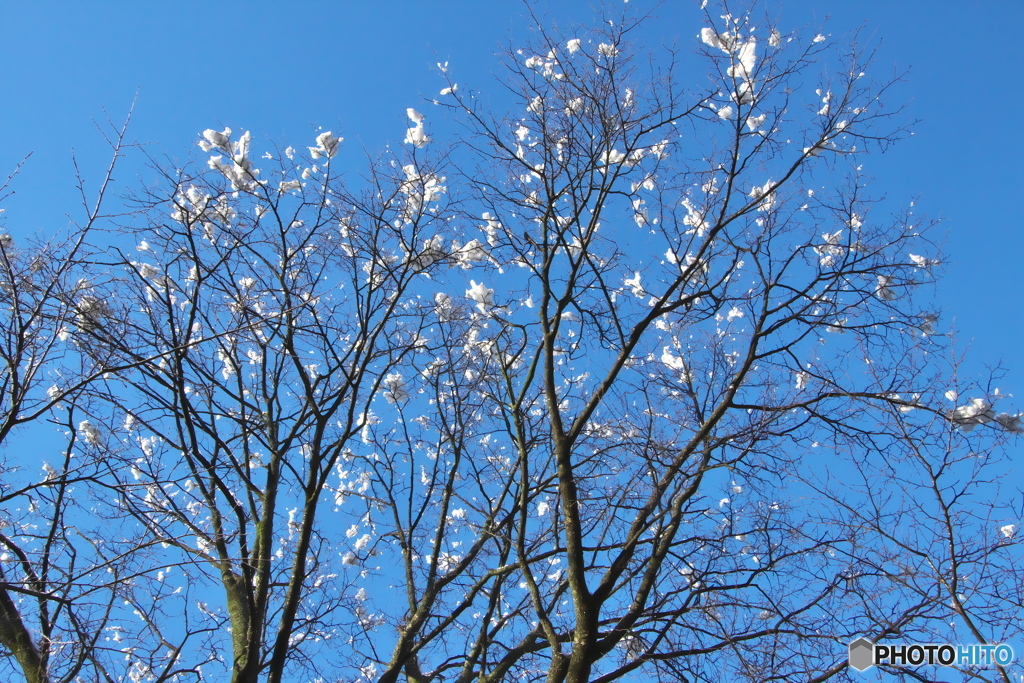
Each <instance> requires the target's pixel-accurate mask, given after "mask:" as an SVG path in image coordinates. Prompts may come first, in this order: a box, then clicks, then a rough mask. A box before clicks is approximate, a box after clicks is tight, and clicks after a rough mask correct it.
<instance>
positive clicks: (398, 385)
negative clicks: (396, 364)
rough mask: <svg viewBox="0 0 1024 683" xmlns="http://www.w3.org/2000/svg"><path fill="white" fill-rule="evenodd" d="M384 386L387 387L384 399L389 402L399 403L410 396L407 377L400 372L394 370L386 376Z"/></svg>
mask: <svg viewBox="0 0 1024 683" xmlns="http://www.w3.org/2000/svg"><path fill="white" fill-rule="evenodd" d="M384 386H385V387H386V390H385V392H384V399H385V400H386V401H387V402H388V403H391V404H394V403H398V402H399V401H404V400H405V399H407V398H408V397H409V392H408V391H406V389H405V378H403V377H402V373H400V372H393V373H391V374H390V375H388V376H387V377H385V378H384Z"/></svg>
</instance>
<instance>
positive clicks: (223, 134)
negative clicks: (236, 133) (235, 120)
mask: <svg viewBox="0 0 1024 683" xmlns="http://www.w3.org/2000/svg"><path fill="white" fill-rule="evenodd" d="M203 138H204V139H203V140H200V141H199V147H200V148H201V149H202V150H203V151H204V152H210V151H213V150H215V149H218V150H220V151H222V152H224V153H225V154H227V155H228V160H227V161H225V160H224V156H223V155H220V154H218V155H217V156H212V157H210V160H209V161H208V162H207V163H208V164H209V166H210V168H212V169H214V170H216V171H220V173H221V174H222V175H223V176H224V177H225V178H227V179H228V181H229V182H230V183H231V189H233V190H235V191H236V192H237V191H238V190H247V189H249V188H251V187H252V186H253V184H254V183H255V182H256V175H257V174H258V173H259V170H258V169H254V168H253V167H252V161H251V160H250V159H249V144H250V143H251V142H252V135H251V134H250V133H249V131H245V133H243V134H242V137H240V138H239V139H238V140H236V141H234V142H232V141H231V129H230V128H225V129H224V130H222V131H220V132H218V131H215V130H213V129H212V128H207V129H206V130H204V131H203Z"/></svg>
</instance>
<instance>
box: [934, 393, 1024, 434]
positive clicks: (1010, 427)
mask: <svg viewBox="0 0 1024 683" xmlns="http://www.w3.org/2000/svg"><path fill="white" fill-rule="evenodd" d="M996 394H997V396H999V397H1002V395H1001V394H999V393H998V389H997V390H996ZM956 397H957V394H956V392H955V391H948V392H946V398H948V399H949V400H951V401H955V400H956ZM946 418H947V419H949V421H950V422H952V423H953V424H954V425H956V426H957V427H958V428H959V429H961V430H962V431H964V432H970V431H971V430H973V429H974V428H975V427H977V426H978V425H984V424H989V423H992V422H994V423H996V424H998V425H999V426H1000V427H1002V428H1003V429H1005V430H1006V431H1008V432H1010V433H1012V434H1021V433H1024V413H1017V414H1015V415H1014V414H1010V413H997V412H995V410H994V409H993V405H992V403H991V402H990V401H988V400H987V399H984V398H972V399H971V400H970V401H968V402H967V403H965V404H964V405H961V406H957V407H956V408H953V409H951V410H947V411H946Z"/></svg>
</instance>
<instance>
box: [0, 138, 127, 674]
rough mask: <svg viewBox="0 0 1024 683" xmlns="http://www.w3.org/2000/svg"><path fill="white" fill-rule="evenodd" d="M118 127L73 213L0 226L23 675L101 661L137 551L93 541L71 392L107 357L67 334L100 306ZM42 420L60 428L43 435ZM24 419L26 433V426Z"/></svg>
mask: <svg viewBox="0 0 1024 683" xmlns="http://www.w3.org/2000/svg"><path fill="white" fill-rule="evenodd" d="M126 127H127V122H126V123H125V125H124V126H122V127H120V128H118V127H114V126H111V132H110V135H109V137H108V138H107V141H108V143H109V145H110V147H111V152H112V156H111V163H110V165H109V167H108V168H107V169H106V172H105V173H104V174H103V176H102V178H101V180H100V183H99V187H98V189H97V190H96V192H95V196H94V198H93V199H92V200H91V201H90V200H89V199H88V195H87V192H86V189H85V187H86V186H85V181H84V179H83V178H82V176H81V175H79V176H78V188H79V190H80V191H81V195H82V202H83V207H82V210H83V213H84V215H85V220H84V221H83V222H81V223H80V224H78V225H73V227H72V229H71V230H70V233H69V234H67V235H64V236H51V237H50V238H49V239H46V240H43V239H41V238H34V237H32V236H30V235H24V236H21V237H19V238H18V239H17V240H15V238H14V237H12V235H11V234H10V233H6V232H5V233H4V234H2V235H0V310H2V313H0V444H3V447H4V448H3V456H2V458H0V472H2V476H3V483H2V485H0V644H2V646H3V649H4V651H5V652H4V653H3V655H4V656H3V659H2V660H0V667H2V668H0V670H2V671H4V672H5V675H6V676H7V677H10V676H16V675H17V674H18V673H20V674H21V675H22V676H23V677H24V679H25V680H27V681H30V682H31V683H42V682H44V681H73V680H80V679H79V678H78V677H79V675H80V674H81V673H82V672H83V671H84V670H87V669H90V668H92V669H93V670H102V669H103V667H104V664H103V656H102V652H103V651H104V650H105V647H104V646H103V644H102V639H103V634H104V628H105V627H106V625H107V624H108V623H109V620H110V616H111V612H112V611H113V610H114V605H115V602H116V601H117V600H118V591H119V588H120V586H121V585H122V582H123V581H124V579H125V576H128V575H130V574H131V572H132V568H133V566H135V564H136V563H137V560H138V559H139V558H140V557H141V556H140V555H138V554H137V551H138V549H139V548H138V546H137V545H135V544H134V543H131V542H127V543H126V542H122V541H121V540H118V541H115V542H112V543H109V544H103V543H102V541H101V540H100V535H99V534H98V533H97V530H96V527H97V525H96V521H97V520H96V519H95V518H94V517H93V514H92V509H94V508H92V506H93V505H95V504H96V503H97V502H98V500H97V499H96V498H95V497H94V495H95V494H97V493H100V492H101V491H102V485H101V484H100V477H101V475H102V473H103V472H104V471H105V469H106V467H105V466H104V464H103V457H104V456H105V455H106V453H105V451H101V450H100V449H99V448H98V447H97V446H98V444H97V443H96V442H97V441H98V440H97V433H96V432H95V428H94V427H93V425H92V423H90V422H89V421H88V420H87V419H82V420H79V418H80V417H81V418H84V417H85V415H84V414H83V413H82V412H81V410H79V408H78V403H79V401H81V400H82V392H83V390H84V388H85V387H86V386H88V384H89V382H91V381H92V380H94V379H95V378H96V377H98V376H99V375H100V374H102V373H104V372H107V371H108V370H111V369H112V368H109V367H108V366H107V365H105V364H104V363H103V362H102V360H101V359H100V357H99V356H97V355H95V354H93V355H89V354H83V353H81V350H80V349H79V348H77V347H76V345H75V343H74V340H72V339H71V329H72V328H74V327H75V326H82V325H83V324H86V321H88V319H89V318H90V317H91V316H92V315H94V314H95V313H96V312H97V311H98V310H100V309H101V308H102V307H103V306H104V302H103V301H102V300H100V299H98V298H96V297H95V296H94V295H93V294H92V293H91V288H92V285H91V283H90V281H89V280H88V275H89V274H90V273H91V272H92V270H93V269H92V268H91V267H90V263H91V259H92V256H93V252H92V251H91V250H90V248H89V247H88V246H87V244H88V240H89V238H90V236H91V233H92V232H94V231H95V230H96V229H97V225H98V223H99V222H101V221H102V220H104V219H105V218H106V216H105V215H104V214H103V213H102V207H103V203H104V198H105V196H106V194H107V191H108V187H109V185H110V183H111V182H112V174H113V170H114V166H115V164H116V163H117V161H118V159H119V158H120V157H121V156H122V154H123V152H124V149H125V147H126V145H125V137H124V136H125V129H126ZM14 177H15V176H14V175H12V176H11V177H9V178H8V180H7V182H5V183H4V185H3V186H2V187H0V195H3V197H2V198H4V199H5V198H6V197H7V196H9V195H8V194H7V193H8V191H9V188H10V186H11V182H12V181H13V180H14ZM47 424H50V425H51V430H54V429H56V430H57V431H56V433H57V434H63V436H55V437H48V436H46V431H47V428H46V427H45V425H47ZM30 427H31V429H32V430H33V437H32V439H33V441H34V442H35V443H29V442H28V440H27V439H26V436H25V434H24V431H25V430H28V429H29V428H30ZM83 444H84V445H85V446H86V447H85V448H84V449H83V448H80V446H82V445H83ZM16 672H17V673H16ZM12 680H13V679H12Z"/></svg>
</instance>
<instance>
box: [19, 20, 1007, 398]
mask: <svg viewBox="0 0 1024 683" xmlns="http://www.w3.org/2000/svg"><path fill="white" fill-rule="evenodd" d="M633 3H635V4H636V5H641V6H643V5H645V4H651V3H644V0H633ZM548 4H549V5H551V6H555V7H556V8H557V11H556V14H555V18H556V19H557V20H559V21H562V22H565V23H579V22H588V21H590V20H591V17H592V15H591V14H590V12H589V7H590V6H591V5H592V4H594V3H592V2H590V1H589V0H588V1H581V0H559V1H558V2H553V1H551V2H549V3H548ZM776 4H777V6H779V7H780V8H781V14H782V21H781V25H782V27H783V28H799V27H802V26H806V25H815V24H818V23H820V22H822V21H823V20H824V19H825V18H826V17H829V16H831V19H830V20H829V22H828V24H827V26H826V32H828V33H831V34H832V35H833V36H835V37H838V36H839V35H840V34H842V33H843V32H845V31H849V30H853V29H856V28H858V27H860V26H861V25H864V26H865V27H866V31H865V33H864V35H867V36H871V37H873V38H874V39H877V40H880V41H881V49H880V52H879V54H878V58H877V67H876V76H877V77H878V78H880V79H881V78H883V77H884V75H885V74H886V73H892V72H893V71H894V70H900V71H902V70H904V69H910V73H909V77H908V79H907V82H906V83H905V84H904V85H903V86H902V89H901V90H900V94H901V98H902V99H903V100H904V101H906V102H907V103H908V104H909V110H908V111H909V114H908V116H909V117H910V118H919V119H921V120H922V121H921V123H920V124H919V125H918V126H917V127H916V128H915V131H916V135H915V136H914V138H912V139H910V140H908V141H906V142H904V143H902V144H900V145H899V146H897V147H896V148H895V149H894V150H892V152H891V153H890V154H888V155H886V156H884V157H878V156H876V157H873V158H871V159H870V160H869V162H868V164H867V166H866V168H865V170H866V171H867V172H868V173H869V174H871V175H873V176H874V177H876V178H877V183H876V185H875V190H884V191H885V192H886V194H887V195H888V197H889V198H890V199H891V200H893V201H896V202H904V201H908V200H910V199H917V201H918V208H919V209H920V211H921V212H922V213H926V214H928V215H931V216H933V217H936V218H941V219H943V220H944V229H946V230H948V234H949V236H948V241H947V244H946V249H945V250H946V252H947V254H948V256H949V258H948V262H947V267H946V277H945V280H944V282H943V284H942V285H941V286H940V288H939V291H938V297H939V303H940V305H941V306H942V308H943V310H944V316H943V323H945V324H949V323H951V322H953V323H955V326H956V328H957V329H958V330H959V333H960V337H959V338H960V344H959V345H960V346H961V347H962V346H963V345H965V344H966V343H967V342H968V341H971V340H973V342H972V343H973V349H972V351H973V353H972V354H971V355H972V357H973V358H974V359H976V361H977V363H976V364H975V365H973V366H972V367H973V369H974V370H975V371H977V370H980V369H981V363H982V362H988V363H994V362H996V361H998V360H999V359H1003V360H1005V361H1006V362H1007V363H1008V364H1009V366H1010V367H1011V369H1012V373H1011V375H1010V376H1009V377H1008V378H1007V379H1006V380H1005V381H1004V382H1002V386H1003V388H1004V390H1009V391H1016V393H1017V394H1018V396H1019V397H1021V399H1019V400H1018V406H1019V405H1020V404H1021V402H1022V401H1024V363H1022V362H1020V361H1019V360H1018V359H1017V357H1016V353H1015V352H1016V351H1017V350H1018V349H1020V348H1021V347H1022V346H1024V324H1022V323H1021V322H1020V320H1019V317H1018V315H1017V311H1016V304H1017V303H1018V302H1019V301H1020V300H1021V295H1022V293H1024V286H1022V281H1021V276H1020V274H1019V272H1018V267H1019V261H1020V258H1021V255H1022V254H1024V229H1022V228H1024V226H1022V222H1024V221H1022V219H1021V211H1020V203H1021V197H1022V195H1024V192H1022V189H1021V188H1022V187H1024V173H1022V170H1021V164H1020V157H1021V153H1022V151H1024V149H1022V148H1024V134H1022V133H1021V132H1020V124H1019V122H1018V121H1017V120H1016V117H1017V116H1019V112H1020V111H1021V110H1022V109H1024V92H1022V90H1021V88H1020V87H1019V83H1020V73H1021V71H1022V67H1024V56H1022V55H1024V52H1022V51H1021V50H1020V49H1019V47H1018V45H1017V39H1016V38H1015V35H1016V34H1015V31H1016V30H1017V29H1018V28H1019V27H1021V26H1024V2H1020V1H1019V0H971V1H970V2H967V1H965V0H899V1H898V2H894V1H893V0H857V1H856V2H850V1H848V0H789V1H787V2H784V3H781V4H779V3H776ZM696 10H697V3H696V2H690V1H689V0H670V1H669V2H667V3H665V5H664V6H663V7H661V8H660V9H659V10H658V14H659V16H660V17H661V19H660V21H659V22H658V24H657V28H656V31H657V33H659V34H660V35H661V37H662V39H663V40H665V41H666V42H672V41H678V42H679V43H680V44H689V43H695V41H696V36H697V33H698V31H699V30H700V27H701V23H700V18H699V14H698V12H697V11H696ZM522 14H523V6H522V4H521V3H520V2H518V1H517V0H486V1H483V0H459V1H437V2H431V3H425V2H411V1H406V0H390V1H383V0H360V1H358V2H357V1H354V0H350V1H348V2H325V1H306V2H296V3H281V2H263V1H253V2H217V1H207V2H198V1H195V0H192V1H179V2H129V1H127V0H124V1H117V2H115V1H110V0H108V1H105V2H102V1H101V2H90V3H78V2H70V0H68V1H66V2H47V1H34V2H18V3H15V2H6V3H4V4H3V5H2V10H0V63H2V68H0V92H2V93H3V102H4V106H3V107H2V108H0V171H2V172H3V174H4V175H6V174H7V173H8V172H10V171H11V170H13V168H14V166H15V164H16V163H17V162H18V161H19V160H20V159H21V158H22V157H23V156H24V155H25V154H27V153H28V152H33V156H32V159H31V160H30V162H29V163H28V164H27V166H26V168H25V170H24V176H23V177H22V178H21V180H20V181H19V182H18V183H17V185H16V189H17V191H18V196H17V197H15V198H14V199H13V200H12V201H11V202H10V203H8V204H7V206H8V212H7V214H6V221H7V223H6V229H7V230H9V231H11V232H14V233H16V234H18V233H24V232H37V231H43V232H48V231H52V230H53V229H55V228H59V227H61V226H62V225H63V224H65V223H66V219H64V218H63V214H64V213H65V212H68V211H70V212H73V214H74V215H76V216H78V215H80V210H79V208H78V207H77V206H76V205H75V204H74V201H75V195H74V193H73V191H72V184H73V183H72V177H71V165H70V155H71V150H72V148H74V149H75V150H76V151H77V153H78V154H79V156H80V160H81V164H82V166H83V168H84V169H85V170H86V171H87V172H88V173H89V174H90V175H91V176H92V177H95V176H96V174H97V173H98V172H99V170H100V169H101V165H102V164H103V163H104V160H105V152H104V150H103V148H102V145H101V141H100V138H99V136H98V134H97V133H96V131H95V129H94V127H93V123H92V119H93V118H96V119H101V118H102V117H103V116H104V111H106V112H107V113H108V114H109V115H110V116H111V118H112V119H114V120H117V121H120V120H122V119H123V118H124V115H125V113H126V112H127V109H128V107H129V105H130V103H131V101H132V99H133V98H134V97H135V93H136V91H138V92H139V99H138V105H137V107H136V111H135V118H134V122H133V125H132V128H131V137H133V138H135V139H137V140H139V141H143V142H152V143H154V147H152V148H151V152H152V153H155V154H162V153H166V154H168V155H170V156H172V157H176V156H178V157H180V156H184V155H185V154H187V153H189V151H190V150H192V149H194V142H195V140H196V139H197V134H198V133H199V131H201V130H203V129H205V128H208V127H218V128H219V127H221V126H224V125H228V126H231V127H233V128H235V129H236V130H239V129H241V130H246V129H249V130H252V132H253V134H254V136H256V137H258V138H260V139H264V140H265V139H267V138H272V139H274V140H276V141H278V142H281V143H291V144H295V145H300V144H301V145H305V144H311V142H312V136H313V130H314V129H315V128H316V126H323V127H324V129H330V130H333V131H334V132H335V133H336V134H338V133H340V134H341V135H344V136H345V138H346V150H347V152H346V153H348V154H357V153H359V151H360V150H361V148H362V147H365V148H367V149H368V150H371V151H372V150H375V149H379V148H380V147H381V146H382V145H383V144H385V143H387V142H388V141H391V142H396V141H400V140H401V137H402V135H403V134H404V130H405V126H406V119H405V116H404V112H405V108H406V107H408V106H420V105H421V104H422V102H423V98H424V97H432V96H434V94H435V93H437V91H438V89H439V88H440V87H441V85H440V80H439V78H438V76H437V74H436V69H435V67H434V65H435V64H436V63H437V62H438V61H439V60H441V61H444V60H448V61H450V62H451V66H452V68H453V69H454V70H455V72H456V74H457V79H458V80H459V81H460V83H463V84H465V85H473V86H475V87H478V88H482V89H485V90H486V89H488V88H491V89H492V90H493V86H492V83H491V77H490V73H489V72H490V71H491V70H493V69H496V67H497V59H496V58H495V57H494V56H493V55H494V53H495V52H496V51H497V50H498V49H499V48H500V47H501V45H503V44H507V43H508V40H509V38H510V37H511V38H512V39H515V37H516V36H522V35H523V34H524V28H525V26H526V24H527V22H526V21H525V20H524V19H522ZM695 77H696V78H697V79H699V78H700V76H699V74H695ZM696 82H698V81H697V80H695V83H696ZM425 111H426V110H425ZM427 113H428V115H429V111H427ZM146 178H147V171H146V169H145V168H143V167H142V166H141V165H140V164H132V163H129V164H126V165H125V166H124V167H123V171H122V172H121V173H119V174H118V180H119V181H120V186H121V187H122V188H124V187H127V186H130V185H132V184H136V183H138V182H140V180H139V179H141V181H145V180H146Z"/></svg>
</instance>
